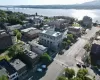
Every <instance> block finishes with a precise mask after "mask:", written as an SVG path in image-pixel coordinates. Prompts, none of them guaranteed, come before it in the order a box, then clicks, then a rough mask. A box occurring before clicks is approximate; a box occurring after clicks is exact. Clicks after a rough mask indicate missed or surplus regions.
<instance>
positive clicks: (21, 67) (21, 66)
mask: <svg viewBox="0 0 100 80" xmlns="http://www.w3.org/2000/svg"><path fill="white" fill-rule="evenodd" d="M10 64H11V65H12V66H13V67H14V68H15V69H16V71H17V72H18V77H21V76H22V75H23V74H24V73H26V71H27V69H26V64H25V63H23V62H22V61H21V60H20V59H14V60H12V61H10Z"/></svg>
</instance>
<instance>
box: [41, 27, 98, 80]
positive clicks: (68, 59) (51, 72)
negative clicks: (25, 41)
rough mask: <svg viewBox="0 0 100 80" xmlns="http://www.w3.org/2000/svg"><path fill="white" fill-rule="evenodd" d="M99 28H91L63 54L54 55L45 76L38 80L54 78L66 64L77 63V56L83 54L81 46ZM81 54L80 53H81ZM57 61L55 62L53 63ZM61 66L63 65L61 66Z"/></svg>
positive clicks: (52, 79) (51, 79)
mask: <svg viewBox="0 0 100 80" xmlns="http://www.w3.org/2000/svg"><path fill="white" fill-rule="evenodd" d="M98 30H100V28H97V27H93V28H92V30H90V31H88V33H87V34H86V35H84V36H82V38H80V39H79V40H78V41H77V42H76V43H75V44H74V45H73V46H72V47H70V49H69V50H67V51H66V52H65V53H64V54H63V55H56V57H55V58H54V61H53V63H52V64H51V65H50V66H49V67H48V71H47V72H46V74H45V76H44V77H42V78H41V79H40V80H56V78H57V76H58V75H59V74H60V73H61V71H62V70H63V69H64V67H66V66H74V65H75V64H76V63H77V57H80V58H81V57H82V56H83V54H84V53H83V47H84V46H85V44H87V43H88V40H89V39H90V38H91V37H93V36H94V35H95V33H96V32H97V31H98ZM81 54H82V55H81ZM55 63H57V64H55ZM62 66H63V67H62Z"/></svg>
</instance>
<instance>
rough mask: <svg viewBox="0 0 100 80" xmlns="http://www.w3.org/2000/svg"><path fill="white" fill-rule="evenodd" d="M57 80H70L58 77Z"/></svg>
mask: <svg viewBox="0 0 100 80" xmlns="http://www.w3.org/2000/svg"><path fill="white" fill-rule="evenodd" d="M57 80H68V79H67V78H66V77H62V76H61V77H58V79H57Z"/></svg>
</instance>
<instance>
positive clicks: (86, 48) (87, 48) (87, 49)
mask: <svg viewBox="0 0 100 80" xmlns="http://www.w3.org/2000/svg"><path fill="white" fill-rule="evenodd" d="M84 49H85V50H86V51H87V52H88V51H90V49H91V46H90V44H86V45H85V46H84Z"/></svg>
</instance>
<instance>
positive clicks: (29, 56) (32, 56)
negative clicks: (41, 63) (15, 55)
mask: <svg viewBox="0 0 100 80" xmlns="http://www.w3.org/2000/svg"><path fill="white" fill-rule="evenodd" d="M39 57H40V56H39V55H38V54H36V53H35V52H33V51H30V50H25V51H24V54H21V55H20V59H21V60H22V61H23V62H24V63H26V64H27V66H28V67H30V68H32V67H34V66H35V64H36V63H37V62H38V60H39Z"/></svg>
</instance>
